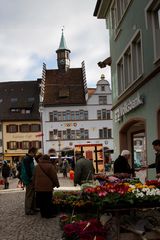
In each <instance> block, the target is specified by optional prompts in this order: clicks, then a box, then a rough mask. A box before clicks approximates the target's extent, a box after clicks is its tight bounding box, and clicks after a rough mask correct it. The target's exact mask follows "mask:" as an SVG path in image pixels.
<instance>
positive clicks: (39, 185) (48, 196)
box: [34, 154, 59, 218]
mask: <svg viewBox="0 0 160 240" xmlns="http://www.w3.org/2000/svg"><path fill="white" fill-rule="evenodd" d="M34 185H35V191H36V198H37V204H38V206H39V208H40V213H41V216H42V217H43V218H52V217H55V216H56V215H55V210H54V208H53V199H52V198H53V196H52V195H53V188H54V187H59V181H58V177H57V171H56V168H55V166H54V165H53V164H52V162H51V160H50V156H49V155H47V154H46V155H43V156H42V157H41V158H40V159H39V160H38V164H37V166H36V167H35V173H34Z"/></svg>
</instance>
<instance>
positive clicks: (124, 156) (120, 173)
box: [114, 150, 134, 178]
mask: <svg viewBox="0 0 160 240" xmlns="http://www.w3.org/2000/svg"><path fill="white" fill-rule="evenodd" d="M130 155H131V154H130V152H129V151H128V150H123V151H122V152H121V155H119V157H118V158H117V159H116V160H115V162H114V174H115V176H116V177H118V178H129V177H131V175H133V176H134V170H133V169H132V168H131V167H130V165H129V162H128V161H129V158H130Z"/></svg>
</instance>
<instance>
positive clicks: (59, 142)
mask: <svg viewBox="0 0 160 240" xmlns="http://www.w3.org/2000/svg"><path fill="white" fill-rule="evenodd" d="M58 153H59V157H61V139H60V138H58Z"/></svg>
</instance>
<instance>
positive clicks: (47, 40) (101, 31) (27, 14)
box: [0, 0, 110, 87]
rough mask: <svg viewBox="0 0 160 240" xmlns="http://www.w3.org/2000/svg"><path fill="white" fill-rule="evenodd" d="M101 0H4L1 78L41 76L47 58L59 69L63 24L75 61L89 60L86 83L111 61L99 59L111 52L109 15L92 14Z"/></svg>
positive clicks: (105, 71)
mask: <svg viewBox="0 0 160 240" xmlns="http://www.w3.org/2000/svg"><path fill="white" fill-rule="evenodd" d="M96 2H97V0H1V2H0V3H1V7H0V82H3V81H19V80H36V79H37V78H41V75H42V65H43V62H45V63H46V65H47V69H57V61H56V58H57V55H56V52H55V51H56V50H57V49H58V47H59V43H60V38H61V29H62V27H63V26H64V36H65V40H66V44H67V47H68V48H69V49H70V50H71V54H70V60H71V67H73V68H74V67H78V68H79V67H81V62H82V61H83V60H84V61H85V67H86V77H87V85H88V87H95V86H96V82H97V81H98V80H99V79H100V76H101V74H102V73H103V74H105V76H106V79H107V80H109V82H110V69H109V67H107V68H103V69H100V68H99V67H98V65H97V62H99V61H102V60H104V59H105V58H107V57H108V56H109V39H108V32H107V30H106V28H105V21H104V20H99V19H97V18H96V17H94V16H93V13H94V9H95V6H96Z"/></svg>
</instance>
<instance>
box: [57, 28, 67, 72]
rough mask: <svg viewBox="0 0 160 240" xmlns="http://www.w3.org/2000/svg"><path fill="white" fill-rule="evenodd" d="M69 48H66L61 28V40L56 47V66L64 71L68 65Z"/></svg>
mask: <svg viewBox="0 0 160 240" xmlns="http://www.w3.org/2000/svg"><path fill="white" fill-rule="evenodd" d="M70 52H71V51H70V50H69V49H68V48H67V45H66V41H65V38H64V33H63V29H62V35H61V41H60V44H59V48H58V49H57V51H56V53H57V65H58V68H59V69H61V70H64V71H67V70H68V69H69V67H70V58H69V54H70Z"/></svg>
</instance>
